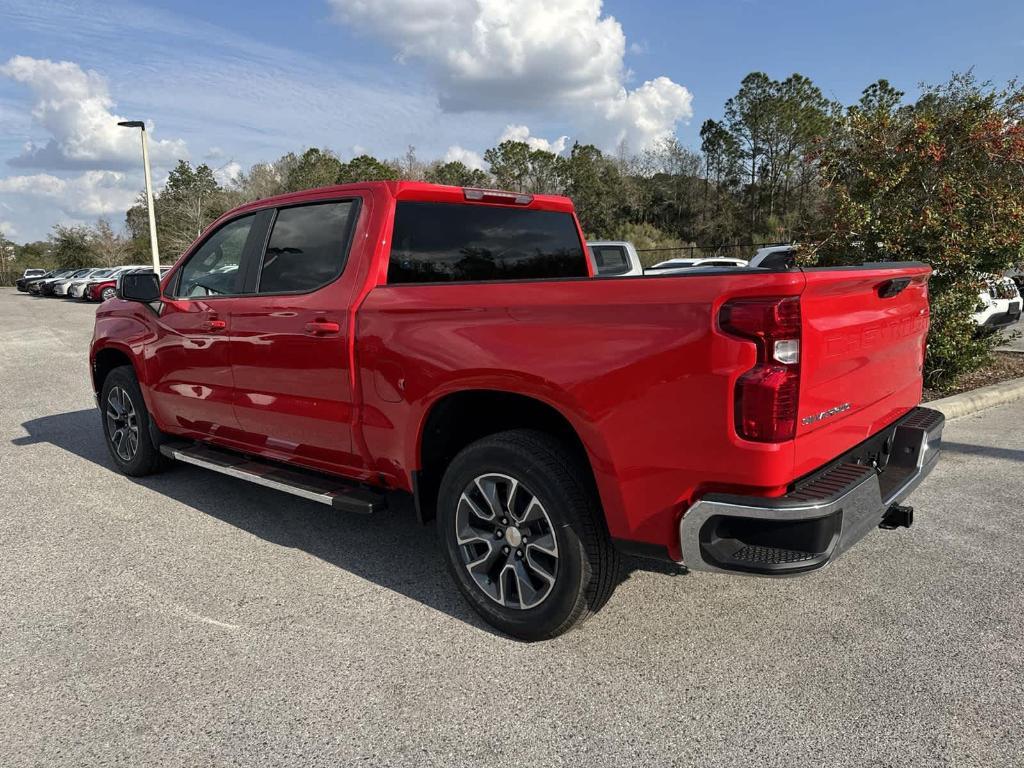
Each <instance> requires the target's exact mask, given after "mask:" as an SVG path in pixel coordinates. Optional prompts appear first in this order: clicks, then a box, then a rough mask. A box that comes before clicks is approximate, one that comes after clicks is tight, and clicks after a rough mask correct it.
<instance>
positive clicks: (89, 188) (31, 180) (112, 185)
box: [0, 171, 139, 218]
mask: <svg viewBox="0 0 1024 768" xmlns="http://www.w3.org/2000/svg"><path fill="white" fill-rule="evenodd" d="M138 193H139V192H138V189H137V188H136V187H135V185H134V184H133V183H132V182H131V181H130V180H129V179H128V178H127V177H126V175H125V174H123V173H120V172H117V171H86V172H85V173H83V174H81V175H79V176H74V177H71V178H60V177H58V176H54V175H52V174H49V173H37V174H33V175H31V176H8V177H6V178H3V179H0V194H9V195H16V196H17V197H18V198H22V199H24V198H35V199H42V200H51V201H55V203H56V206H57V208H58V209H59V210H60V211H61V212H63V213H64V214H65V215H66V216H73V217H86V218H89V217H96V216H108V215H111V214H123V213H124V212H125V211H126V210H128V208H130V207H131V206H132V204H134V202H135V198H136V196H137V195H138Z"/></svg>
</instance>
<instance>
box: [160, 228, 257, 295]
mask: <svg viewBox="0 0 1024 768" xmlns="http://www.w3.org/2000/svg"><path fill="white" fill-rule="evenodd" d="M254 219H255V216H252V215H250V216H243V217H242V218H240V219H235V220H234V221H231V222H228V223H227V224H225V225H224V226H223V227H221V228H220V229H218V230H217V231H216V232H214V233H213V234H212V235H211V236H210V237H209V238H207V240H206V242H204V243H203V244H202V245H201V246H199V249H198V250H197V251H196V252H195V253H193V254H192V256H191V257H190V258H189V260H188V261H186V262H185V265H184V266H183V267H182V268H181V274H180V276H179V278H178V286H177V288H176V290H175V291H174V295H175V296H176V297H178V298H192V297H201V296H222V295H230V294H235V293H239V292H240V290H241V286H240V285H239V282H238V281H239V277H240V270H239V267H240V266H241V264H242V253H243V252H244V251H245V241H246V240H247V239H248V238H249V231H250V230H251V229H252V225H253V221H254Z"/></svg>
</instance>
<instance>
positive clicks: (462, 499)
mask: <svg viewBox="0 0 1024 768" xmlns="http://www.w3.org/2000/svg"><path fill="white" fill-rule="evenodd" d="M600 515H601V509H600V504H599V502H598V499H597V496H596V493H595V491H594V489H593V487H592V483H591V482H590V478H589V476H588V472H587V470H586V468H585V467H584V466H583V465H582V462H581V461H580V460H579V459H578V458H577V457H576V456H575V455H574V454H573V453H572V452H571V451H569V450H568V449H567V448H566V447H565V446H564V445H563V444H562V443H561V442H560V441H558V440H557V439H555V438H554V437H552V436H551V435H548V434H545V433H543V432H537V431H533V430H511V431H508V432H501V433H498V434H496V435H491V436H489V437H486V438H483V439H482V440H478V441H477V442H475V443H472V444H471V445H469V446H468V447H466V448H465V449H464V450H463V451H462V452H460V453H459V454H458V455H457V456H456V457H455V459H453V460H452V463H451V464H450V465H449V467H448V469H447V471H446V472H445V475H444V478H443V479H442V481H441V488H440V491H439V494H438V509H437V526H438V534H439V536H440V538H441V545H442V549H443V550H444V554H445V560H446V561H447V564H448V569H449V572H450V573H451V575H452V578H453V579H454V580H455V583H456V584H457V585H458V587H459V590H460V591H461V592H462V594H463V595H464V596H465V597H466V599H467V600H468V601H469V603H470V605H471V606H472V607H473V609H474V610H476V612H477V613H479V614H480V616H481V617H483V619H484V620H485V621H487V622H488V623H489V624H491V625H492V626H494V627H496V628H498V629H500V630H501V631H502V632H505V633H507V634H509V635H512V636H514V637H518V638H520V639H523V640H545V639H549V638H552V637H556V636H557V635H560V634H562V633H563V632H567V631H568V630H570V629H572V628H573V627H575V626H577V625H579V624H580V623H582V622H583V621H585V620H586V619H587V618H589V617H590V616H591V615H592V614H593V613H595V612H596V611H597V610H598V609H599V608H600V607H601V606H602V605H604V603H605V602H607V600H608V598H609V597H610V596H611V593H612V591H613V590H614V589H615V585H616V583H617V577H618V556H617V553H616V551H615V549H614V548H613V547H612V544H611V541H610V540H609V538H608V535H607V533H606V532H605V530H604V527H603V525H602V523H601V519H600Z"/></svg>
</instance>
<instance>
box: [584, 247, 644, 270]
mask: <svg viewBox="0 0 1024 768" xmlns="http://www.w3.org/2000/svg"><path fill="white" fill-rule="evenodd" d="M587 250H588V251H590V261H591V263H592V264H593V265H594V275H596V276H597V277H630V276H637V275H642V274H643V273H644V268H643V265H641V264H640V255H639V254H638V253H637V252H636V248H635V247H634V246H633V244H632V243H630V242H627V241H625V240H588V241H587Z"/></svg>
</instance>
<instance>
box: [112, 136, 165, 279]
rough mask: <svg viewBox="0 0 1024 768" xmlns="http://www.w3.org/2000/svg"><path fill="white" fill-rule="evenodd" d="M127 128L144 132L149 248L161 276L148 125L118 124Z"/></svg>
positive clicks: (143, 150)
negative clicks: (147, 140) (147, 134)
mask: <svg viewBox="0 0 1024 768" xmlns="http://www.w3.org/2000/svg"><path fill="white" fill-rule="evenodd" d="M118 125H120V126H123V127H125V128H138V129H140V130H141V131H142V167H143V168H144V169H145V171H146V210H147V211H149V248H150V250H151V251H152V253H153V271H154V272H155V273H156V274H157V276H158V277H159V275H160V249H159V247H158V246H157V244H156V211H155V209H154V208H153V175H152V174H151V173H150V172H149V145H148V143H147V142H146V124H145V123H144V122H143V121H142V120H125V121H123V122H120V123H118Z"/></svg>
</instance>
